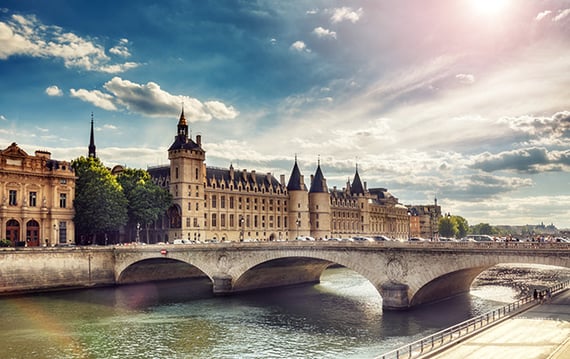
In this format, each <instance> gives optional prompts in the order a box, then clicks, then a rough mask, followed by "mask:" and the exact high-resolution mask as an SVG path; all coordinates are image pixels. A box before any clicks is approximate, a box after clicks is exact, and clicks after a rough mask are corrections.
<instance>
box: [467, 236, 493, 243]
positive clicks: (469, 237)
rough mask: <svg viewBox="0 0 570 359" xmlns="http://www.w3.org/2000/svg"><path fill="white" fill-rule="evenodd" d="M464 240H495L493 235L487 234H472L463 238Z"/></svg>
mask: <svg viewBox="0 0 570 359" xmlns="http://www.w3.org/2000/svg"><path fill="white" fill-rule="evenodd" d="M461 241H462V242H494V241H495V240H494V239H493V237H491V236H488V235H486V234H470V235H468V236H467V237H463V238H461Z"/></svg>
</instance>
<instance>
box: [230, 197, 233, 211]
mask: <svg viewBox="0 0 570 359" xmlns="http://www.w3.org/2000/svg"><path fill="white" fill-rule="evenodd" d="M230 209H234V198H233V197H230Z"/></svg>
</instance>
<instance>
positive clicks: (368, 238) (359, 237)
mask: <svg viewBox="0 0 570 359" xmlns="http://www.w3.org/2000/svg"><path fill="white" fill-rule="evenodd" d="M352 240H353V241H354V242H374V240H373V239H372V238H370V237H362V236H356V237H352Z"/></svg>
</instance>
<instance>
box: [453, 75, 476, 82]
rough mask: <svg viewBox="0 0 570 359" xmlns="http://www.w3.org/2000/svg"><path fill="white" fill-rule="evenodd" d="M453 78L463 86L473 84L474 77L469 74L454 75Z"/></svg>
mask: <svg viewBox="0 0 570 359" xmlns="http://www.w3.org/2000/svg"><path fill="white" fill-rule="evenodd" d="M455 78H456V79H457V80H459V82H460V83H462V84H465V85H470V84H472V83H474V82H475V76H473V75H471V74H457V75H455Z"/></svg>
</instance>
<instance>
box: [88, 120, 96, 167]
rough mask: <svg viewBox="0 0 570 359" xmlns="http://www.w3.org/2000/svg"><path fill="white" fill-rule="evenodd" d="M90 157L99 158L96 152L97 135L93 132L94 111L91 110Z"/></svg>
mask: <svg viewBox="0 0 570 359" xmlns="http://www.w3.org/2000/svg"><path fill="white" fill-rule="evenodd" d="M88 156H89V157H90V158H97V154H96V152H95V135H94V134H93V112H91V134H90V136H89V154H88Z"/></svg>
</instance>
